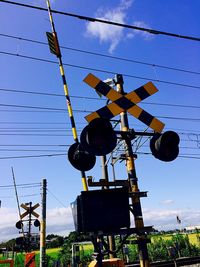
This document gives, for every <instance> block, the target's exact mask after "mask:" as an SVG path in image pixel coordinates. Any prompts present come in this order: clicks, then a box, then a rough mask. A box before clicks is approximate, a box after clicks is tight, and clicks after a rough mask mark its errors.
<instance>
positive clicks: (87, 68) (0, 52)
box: [0, 0, 200, 89]
mask: <svg viewBox="0 0 200 267" xmlns="http://www.w3.org/2000/svg"><path fill="white" fill-rule="evenodd" d="M0 1H2V0H0ZM0 54H3V55H8V56H16V57H20V58H25V59H30V60H36V61H40V62H45V63H52V64H57V62H56V61H53V60H49V59H42V58H38V57H32V56H26V55H22V54H17V53H10V52H6V51H0ZM63 65H64V66H68V67H72V68H78V69H84V70H89V71H96V72H102V73H107V74H112V75H115V74H116V73H118V72H113V71H108V70H103V69H96V68H91V67H85V66H80V65H74V64H69V63H63ZM121 74H122V75H123V76H124V77H129V78H134V79H140V80H146V81H149V80H150V81H153V82H158V83H164V84H170V85H176V86H181V87H188V88H194V89H200V86H196V85H190V84H184V83H176V82H171V81H165V80H159V79H152V78H148V77H141V76H135V75H131V74H125V73H121Z"/></svg>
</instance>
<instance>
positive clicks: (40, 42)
mask: <svg viewBox="0 0 200 267" xmlns="http://www.w3.org/2000/svg"><path fill="white" fill-rule="evenodd" d="M0 36H3V37H8V38H13V39H18V40H20V41H26V42H31V43H36V44H42V45H46V46H49V44H48V43H47V42H42V41H38V40H33V39H28V38H22V37H19V36H13V35H8V34H3V33H0ZM60 48H62V49H66V50H70V51H75V52H79V53H85V54H89V55H94V56H100V57H105V58H110V59H115V60H120V61H125V62H130V63H136V64H141V65H146V66H150V67H157V68H162V69H167V70H173V71H180V72H185V73H190V74H197V75H199V74H200V72H197V71H191V70H187V69H180V68H176V67H170V66H165V65H159V64H155V63H149V62H144V61H139V60H134V59H129V58H122V57H117V56H111V55H107V54H102V53H97V52H93V51H88V50H82V49H78V48H72V47H67V46H60ZM41 94H43V93H41ZM55 95H56V94H55ZM56 96H60V95H56ZM61 96H63V95H61Z"/></svg>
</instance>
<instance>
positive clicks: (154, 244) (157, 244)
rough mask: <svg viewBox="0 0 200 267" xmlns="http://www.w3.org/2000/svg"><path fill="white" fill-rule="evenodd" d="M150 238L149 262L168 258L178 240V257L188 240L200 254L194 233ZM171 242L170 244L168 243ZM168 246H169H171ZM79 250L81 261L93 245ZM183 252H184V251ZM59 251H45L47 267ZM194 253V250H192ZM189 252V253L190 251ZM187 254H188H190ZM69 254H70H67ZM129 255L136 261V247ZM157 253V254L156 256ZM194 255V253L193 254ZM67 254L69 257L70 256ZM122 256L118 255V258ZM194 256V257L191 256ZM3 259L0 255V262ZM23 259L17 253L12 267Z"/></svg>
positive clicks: (198, 242) (161, 235)
mask: <svg viewBox="0 0 200 267" xmlns="http://www.w3.org/2000/svg"><path fill="white" fill-rule="evenodd" d="M150 238H151V244H149V245H148V247H149V255H150V258H151V260H154V261H155V260H159V257H160V260H162V259H163V257H164V258H165V257H168V256H169V255H168V252H167V247H168V246H169V245H170V244H171V245H172V244H175V242H176V240H179V241H178V242H179V243H181V242H182V244H183V247H184V246H185V248H183V250H182V251H181V253H180V255H181V256H184V253H186V254H187V253H188V251H186V250H187V242H186V241H183V240H189V244H190V245H191V246H192V245H194V246H195V247H196V248H197V249H198V251H199V252H198V251H197V253H198V255H199V254H200V238H199V235H198V234H196V233H190V234H185V233H184V234H153V235H151V236H150ZM133 239H134V238H129V240H133ZM181 240H182V241H181ZM170 242H171V243H170ZM171 245H170V246H171ZM79 250H80V254H79V256H80V258H81V259H83V257H85V256H86V257H87V256H90V255H92V253H93V245H92V244H81V243H80V246H79ZM184 250H185V251H184ZM60 251H61V248H49V249H46V255H47V262H48V267H51V266H54V262H55V261H56V260H59V252H60ZM193 251H194V249H193ZM195 251H196V250H195ZM190 252H191V251H190ZM190 252H189V253H190ZM35 253H36V267H39V260H40V251H39V250H37V251H35ZM69 253H70V254H71V252H69ZM129 253H130V257H131V258H132V260H136V259H137V257H138V253H137V246H136V245H129ZM156 253H157V254H156ZM195 253H196V252H195ZM11 254H12V253H10V255H9V257H11V256H12V255H11ZM70 254H69V255H70ZM190 255H192V254H189V255H187V256H190ZM121 256H122V255H121V254H120V255H119V257H121ZM193 256H194V255H193ZM3 259H5V257H3V256H2V255H1V254H0V260H3ZM24 259H25V253H17V254H16V255H15V265H14V267H22V266H24ZM8 266H9V264H0V267H8Z"/></svg>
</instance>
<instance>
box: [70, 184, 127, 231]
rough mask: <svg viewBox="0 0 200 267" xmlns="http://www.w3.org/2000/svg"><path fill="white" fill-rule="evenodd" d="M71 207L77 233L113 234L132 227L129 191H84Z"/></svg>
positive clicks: (118, 189)
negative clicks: (105, 232) (101, 232)
mask: <svg viewBox="0 0 200 267" xmlns="http://www.w3.org/2000/svg"><path fill="white" fill-rule="evenodd" d="M71 207H72V214H73V219H74V224H75V230H76V231H77V232H99V231H103V232H104V231H109V232H112V231H117V230H119V229H121V228H128V227H130V213H129V194H128V189H125V188H117V189H105V190H91V191H82V192H81V195H79V196H78V197H77V199H76V200H75V201H74V202H73V203H72V204H71Z"/></svg>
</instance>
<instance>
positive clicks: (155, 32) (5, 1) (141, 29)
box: [0, 0, 200, 41]
mask: <svg viewBox="0 0 200 267" xmlns="http://www.w3.org/2000/svg"><path fill="white" fill-rule="evenodd" d="M0 1H1V2H4V3H8V4H13V5H18V6H23V7H28V8H32V9H37V10H42V11H48V9H47V8H43V7H39V6H33V5H27V4H22V3H16V2H12V1H7V0H0ZM51 12H52V13H56V14H60V15H65V16H70V17H74V18H77V19H81V20H86V21H90V22H101V23H105V24H109V25H114V26H118V27H123V28H128V29H133V30H138V31H144V32H147V33H150V34H160V35H166V36H170V37H175V38H180V39H187V40H191V41H200V38H198V37H194V36H186V35H181V34H176V33H170V32H164V31H158V30H153V29H148V28H143V27H138V26H133V25H129V24H123V23H118V22H113V21H108V20H103V19H97V18H93V17H88V16H83V15H78V14H73V13H67V12H62V11H57V10H53V9H51Z"/></svg>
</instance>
